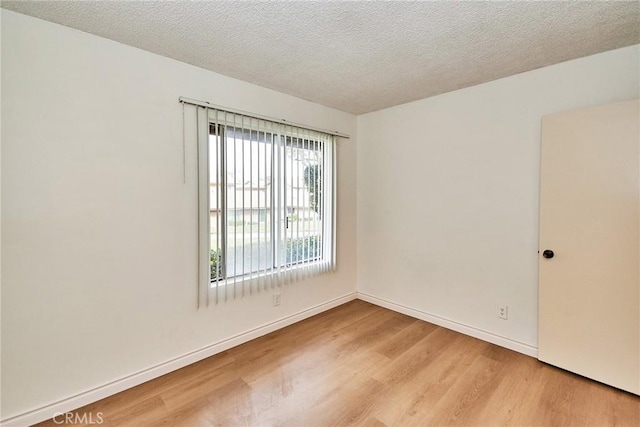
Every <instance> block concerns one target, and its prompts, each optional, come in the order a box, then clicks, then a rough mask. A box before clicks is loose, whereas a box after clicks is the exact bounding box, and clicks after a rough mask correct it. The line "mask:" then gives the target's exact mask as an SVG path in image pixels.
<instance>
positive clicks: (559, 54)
mask: <svg viewBox="0 0 640 427" xmlns="http://www.w3.org/2000/svg"><path fill="white" fill-rule="evenodd" d="M2 7H3V8H6V9H11V10H14V11H17V12H21V13H24V14H27V15H32V16H35V17H38V18H42V19H45V20H48V21H53V22H57V23H59V24H62V25H66V26H69V27H72V28H77V29H79V30H82V31H86V32H89V33H92V34H97V35H99V36H102V37H106V38H109V39H112V40H116V41H118V42H121V43H124V44H127V45H131V46H135V47H138V48H141V49H144V50H147V51H150V52H154V53H157V54H160V55H164V56H167V57H170V58H174V59H177V60H179V61H183V62H187V63H189V64H193V65H197V66H199V67H202V68H206V69H209V70H212V71H215V72H218V73H220V74H225V75H227V76H231V77H235V78H238V79H241V80H245V81H248V82H252V83H255V84H258V85H260V86H264V87H268V88H271V89H275V90H277V91H280V92H284V93H288V94H291V95H295V96H298V97H300V98H304V99H308V100H310V101H314V102H317V103H320V104H324V105H327V106H330V107H334V108H337V109H340V110H343V111H347V112H351V113H355V114H360V113H366V112H370V111H374V110H378V109H382V108H386V107H390V106H393V105H398V104H402V103H405V102H409V101H413V100H416V99H421V98H425V97H428V96H433V95H437V94H440V93H444V92H448V91H452V90H455V89H459V88H463V87H467V86H471V85H475V84H479V83H483V82H487V81H490V80H495V79H498V78H501V77H505V76H509V75H513V74H517V73H520V72H523V71H527V70H532V69H535V68H539V67H543V66H546V65H550V64H555V63H558V62H562V61H566V60H569V59H574V58H579V57H583V56H587V55H591V54H594V53H598V52H603V51H606V50H611V49H615V48H618V47H622V46H628V45H631V44H635V43H639V42H640V2H637V1H635V2H531V3H529V2H526V3H524V2H518V3H516V2H500V3H484V2H482V3H477V2H464V3H463V2H438V3H434V2H376V1H373V2H371V1H369V2H365V1H359V2H239V1H236V2H186V1H177V2H155V1H133V2H123V1H88V2H69V1H57V2H34V1H22V2H15V1H2ZM214 101H215V100H214Z"/></svg>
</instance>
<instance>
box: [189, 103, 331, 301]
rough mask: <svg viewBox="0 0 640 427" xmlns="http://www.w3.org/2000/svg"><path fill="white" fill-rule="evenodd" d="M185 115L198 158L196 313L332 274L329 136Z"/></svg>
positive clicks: (240, 117) (227, 115)
mask: <svg viewBox="0 0 640 427" xmlns="http://www.w3.org/2000/svg"><path fill="white" fill-rule="evenodd" d="M183 109H184V110H183V112H184V114H183V119H184V130H185V147H184V148H186V147H187V146H188V145H189V143H191V142H192V144H193V145H194V146H195V151H196V156H197V170H198V173H197V178H196V180H195V187H196V191H197V194H198V197H197V200H198V202H197V203H198V208H197V212H198V221H197V224H198V225H197V235H198V247H197V250H198V261H197V265H196V268H197V272H198V275H197V277H198V306H199V307H200V306H202V305H210V304H217V303H220V302H225V301H228V300H230V299H235V298H241V297H245V296H247V295H251V294H253V293H257V292H261V291H265V290H267V289H272V288H275V287H280V286H282V285H284V284H287V283H290V282H293V281H297V280H300V279H304V278H306V277H309V276H312V275H317V274H322V273H326V272H330V271H333V270H334V269H335V259H336V258H335V255H336V250H335V240H336V239H335V233H336V227H335V225H336V221H335V208H336V204H335V196H336V191H335V151H336V150H335V137H334V136H333V135H331V134H328V133H324V132H319V131H316V130H311V129H305V128H302V127H298V126H292V125H288V124H284V123H278V122H275V121H270V120H266V119H263V118H258V117H252V116H250V115H246V114H239V113H234V112H230V111H225V110H223V109H217V108H208V107H202V106H198V105H190V104H186V103H183ZM193 145H192V146H193ZM185 165H186V157H185ZM185 170H186V167H185ZM185 173H186V172H185ZM185 177H186V175H185ZM185 181H186V178H185Z"/></svg>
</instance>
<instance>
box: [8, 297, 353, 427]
mask: <svg viewBox="0 0 640 427" xmlns="http://www.w3.org/2000/svg"><path fill="white" fill-rule="evenodd" d="M356 298H357V295H356V292H353V293H350V294H347V295H344V296H342V297H339V298H335V299H333V300H331V301H328V302H325V303H323V304H318V305H316V306H314V307H311V308H308V309H306V310H303V311H300V312H298V313H295V314H292V315H290V316H287V317H283V318H281V319H279V320H276V321H274V322H270V323H267V324H265V325H262V326H259V327H257V328H254V329H251V330H248V331H246V332H243V333H241V334H238V335H235V336H232V337H230V338H227V339H225V340H222V341H219V342H216V343H213V344H211V345H208V346H206V347H203V348H201V349H199V350H195V351H192V352H190V353H187V354H184V355H182V356H179V357H176V358H174V359H171V360H168V361H166V362H164V363H161V364H159V365H156V366H152V367H150V368H148V369H145V370H142V371H140V372H137V373H135V374H131V375H128V376H126V377H123V378H120V379H117V380H115V381H112V382H110V383H107V384H105V385H102V386H100V387H96V388H94V389H91V390H87V391H85V392H83V393H80V394H77V395H75V396H72V397H69V398H67V399H63V400H60V401H58V402H54V403H51V404H49V405H47V406H44V407H41V408H38V409H34V410H32V411H29V412H26V413H24V414H20V415H17V416H14V417H11V418H7V419H4V420H2V421H0V425H2V426H3V427H4V426H7V427H9V426H12V427H13V426H21V427H22V426H29V425H33V424H36V423H39V422H41V421H45V420H48V419H51V418H53V417H54V416H55V415H57V414H62V413H65V412H68V411H72V410H74V409H77V408H80V407H82V406H85V405H88V404H90V403H93V402H97V401H98V400H100V399H104V398H105V397H108V396H111V395H114V394H116V393H119V392H121V391H124V390H126V389H129V388H131V387H135V386H137V385H139V384H142V383H144V382H147V381H149V380H152V379H154V378H158V377H160V376H162V375H164V374H167V373H169V372H172V371H175V370H176V369H180V368H183V367H185V366H187V365H190V364H192V363H195V362H197V361H199V360H202V359H206V358H207V357H210V356H213V355H215V354H218V353H220V352H223V351H225V350H228V349H230V348H232V347H235V346H238V345H240V344H243V343H246V342H248V341H251V340H253V339H256V338H258V337H261V336H263V335H266V334H268V333H271V332H273V331H276V330H278V329H282V328H284V327H286V326H289V325H292V324H294V323H296V322H299V321H301V320H304V319H306V318H308V317H311V316H315V315H316V314H319V313H322V312H323V311H326V310H330V309H332V308H334V307H337V306H339V305H342V304H344V303H347V302H349V301H352V300H354V299H356Z"/></svg>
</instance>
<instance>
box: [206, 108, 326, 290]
mask: <svg viewBox="0 0 640 427" xmlns="http://www.w3.org/2000/svg"><path fill="white" fill-rule="evenodd" d="M249 120H251V118H249ZM206 123H207V135H206V155H205V156H200V157H203V158H204V159H205V160H206V165H203V163H202V161H201V162H200V163H199V168H200V170H201V169H202V168H203V166H204V167H205V170H206V171H207V173H206V179H207V191H206V201H203V200H201V199H202V192H201V191H199V204H200V205H202V204H206V206H207V210H208V214H207V215H206V220H207V221H206V222H207V224H206V236H200V239H199V240H205V241H206V242H205V243H206V246H207V248H208V249H207V251H206V253H207V259H208V261H209V262H207V271H208V274H209V280H208V283H209V287H210V288H211V289H213V288H218V287H223V286H226V285H229V284H234V285H235V283H238V282H243V281H246V280H251V279H253V278H255V277H260V276H262V277H269V276H273V275H275V274H278V273H279V272H280V271H282V270H286V271H293V270H296V269H300V268H303V267H307V266H313V265H316V264H317V265H320V264H321V263H323V262H331V263H335V244H336V242H335V209H336V190H335V176H333V177H332V179H331V182H330V184H331V185H326V184H327V183H326V182H325V181H327V180H328V177H326V176H324V174H323V175H322V180H323V181H322V188H323V191H328V192H329V196H325V195H324V194H323V197H321V198H320V200H318V201H317V202H316V203H321V204H322V209H324V208H325V206H324V204H325V203H330V206H329V209H330V210H331V212H332V215H331V218H327V216H329V215H327V214H328V213H329V211H328V210H327V211H324V210H321V211H316V213H317V214H318V215H319V217H320V219H319V234H318V240H317V242H318V243H316V250H317V251H318V252H319V254H318V255H317V256H315V257H313V258H308V259H302V260H296V261H295V262H287V250H286V245H287V229H288V228H287V227H286V222H287V221H288V218H289V216H290V214H288V213H287V212H288V211H289V209H291V208H293V209H294V210H295V209H296V208H299V207H298V206H289V205H288V204H287V199H286V185H287V178H286V175H287V171H286V151H287V148H288V147H291V149H293V148H294V146H293V141H294V140H297V143H298V144H300V142H301V141H302V146H304V144H305V143H306V144H307V146H309V145H310V144H313V145H314V146H315V147H317V148H316V149H315V150H313V151H316V152H319V153H321V154H320V160H319V161H318V165H319V166H320V169H321V170H322V169H323V168H324V167H325V162H328V161H330V162H331V170H332V172H333V173H335V168H336V161H335V148H333V150H332V158H331V159H328V158H326V157H325V156H326V155H327V150H326V143H327V142H326V141H322V140H321V138H312V137H311V136H307V137H301V136H299V135H295V134H294V133H291V132H286V131H283V130H282V129H275V130H274V129H270V130H267V129H260V128H258V130H257V131H256V130H254V129H252V128H251V126H248V127H245V125H244V121H243V123H241V124H240V126H236V125H237V122H227V121H226V117H225V120H211V119H210V118H209V117H207V121H206ZM228 128H232V129H233V130H234V133H235V132H236V130H237V129H240V133H241V134H242V135H244V134H245V132H246V133H248V135H249V138H250V139H249V141H250V144H251V143H252V142H253V139H252V138H253V135H254V133H255V135H256V141H257V142H258V143H260V141H261V137H260V135H261V134H264V141H265V143H270V144H271V148H270V150H269V151H270V153H271V161H270V165H271V182H270V187H271V188H270V191H269V193H270V194H269V200H270V206H266V205H265V207H264V210H265V212H266V213H269V211H270V215H269V216H270V231H269V241H270V247H271V252H270V262H269V267H268V268H265V269H262V270H261V269H260V267H259V266H258V268H257V269H256V270H253V269H252V268H251V271H249V272H245V271H244V269H243V271H242V272H241V273H240V274H234V275H233V276H232V275H230V274H229V271H228V270H229V269H228V265H227V262H228V255H229V247H228V244H229V238H228V235H227V234H228V231H229V230H228V226H229V218H228V206H227V201H228V192H229V191H237V190H230V189H229V182H228V176H227V173H228V159H229V147H228V144H229V140H228V138H229V135H230V133H229V132H228V131H227V129H228ZM212 130H215V131H214V132H212ZM267 135H269V137H267ZM212 137H214V138H216V141H215V142H214V144H215V145H216V146H217V155H216V159H217V169H216V170H217V171H218V177H219V178H220V181H219V182H218V183H217V184H218V185H217V190H216V197H217V201H218V203H217V207H218V209H217V210H218V215H217V218H219V219H217V228H216V230H217V233H218V235H219V236H220V245H217V249H219V250H220V253H221V256H220V258H219V260H218V262H220V263H221V269H220V277H212V274H211V269H212V268H213V267H212V265H211V264H210V253H211V252H210V251H211V249H212V245H211V236H210V233H211V222H210V221H211V218H210V210H211V207H210V206H211V204H210V200H209V197H210V184H211V177H210V155H209V151H210V149H211V147H212V144H211V138H212ZM235 141H236V138H235V137H234V144H235ZM244 141H245V140H244V139H243V142H244ZM234 148H235V147H234ZM297 149H298V150H300V149H309V148H301V146H300V145H298V147H297ZM279 151H281V153H279ZM265 152H266V151H265ZM234 161H236V162H237V159H236V158H235V154H234ZM265 164H266V163H265ZM234 188H235V187H234ZM243 191H244V190H243ZM250 197H252V196H250ZM234 200H235V201H236V202H237V198H236V195H234ZM265 200H266V198H265ZM328 201H329V202H328ZM309 208H310V209H311V205H310V203H309ZM235 209H236V211H238V206H235ZM251 209H252V208H251ZM261 209H263V207H261V206H260V205H258V211H260V210H261ZM241 211H242V212H243V214H242V217H243V218H244V212H245V206H244V195H243V207H242V209H241ZM319 212H324V213H325V215H322V214H320V213H319ZM325 221H331V227H332V230H333V231H332V233H331V235H327V234H328V233H326V228H327V224H326V223H325ZM200 231H202V227H200ZM258 233H259V231H258ZM200 234H202V233H200ZM291 236H292V238H293V233H292V235H291ZM303 237H306V236H304V235H303ZM327 238H328V239H331V242H329V245H330V248H331V250H330V251H325V250H324V248H325V243H324V242H325V239H327ZM199 246H200V248H201V250H202V245H201V244H200V245H199ZM234 256H237V255H234ZM234 270H235V268H234Z"/></svg>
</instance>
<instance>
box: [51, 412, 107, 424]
mask: <svg viewBox="0 0 640 427" xmlns="http://www.w3.org/2000/svg"><path fill="white" fill-rule="evenodd" d="M53 422H54V423H56V424H102V423H103V422H104V419H103V418H102V412H96V413H95V414H94V413H93V412H82V413H80V412H64V413H63V412H58V413H57V414H55V415H54V417H53Z"/></svg>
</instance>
